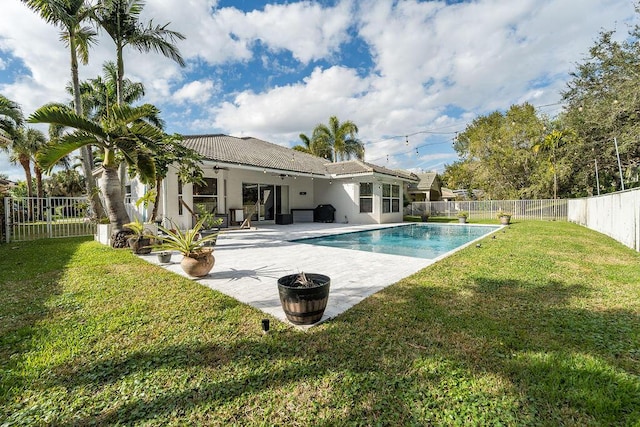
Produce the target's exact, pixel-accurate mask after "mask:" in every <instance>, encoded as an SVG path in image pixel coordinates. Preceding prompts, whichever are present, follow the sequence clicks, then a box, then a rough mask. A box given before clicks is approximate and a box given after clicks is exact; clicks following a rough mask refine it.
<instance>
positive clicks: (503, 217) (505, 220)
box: [497, 211, 511, 225]
mask: <svg viewBox="0 0 640 427" xmlns="http://www.w3.org/2000/svg"><path fill="white" fill-rule="evenodd" d="M497 217H498V219H499V220H500V224H502V225H509V223H510V222H511V214H510V213H507V212H503V211H500V212H498V214H497Z"/></svg>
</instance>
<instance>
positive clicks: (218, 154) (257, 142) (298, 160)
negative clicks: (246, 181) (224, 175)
mask: <svg viewBox="0 0 640 427" xmlns="http://www.w3.org/2000/svg"><path fill="white" fill-rule="evenodd" d="M182 144H183V145H184V146H185V147H188V148H191V149H192V150H195V151H197V152H198V153H200V154H201V155H202V156H203V157H204V158H205V159H207V160H210V161H214V162H220V163H225V164H229V165H234V164H236V165H244V166H252V167H256V168H265V169H271V170H273V169H275V170H278V171H283V172H298V173H306V174H312V175H321V176H326V177H327V178H330V177H336V178H339V177H340V176H345V175H347V176H348V175H357V174H371V173H378V174H383V175H390V176H393V177H397V178H402V179H406V180H411V181H417V180H418V177H417V176H416V175H414V174H412V173H410V172H406V171H396V170H391V169H387V168H384V167H382V166H377V165H373V164H370V163H365V162H362V161H359V160H350V161H346V162H338V163H327V161H326V159H323V158H320V157H316V156H313V155H311V154H307V153H303V152H300V151H296V150H292V149H291V148H287V147H284V146H282V145H277V144H273V143H271V142H267V141H263V140H261V139H257V138H252V137H242V138H238V137H235V136H229V135H221V134H217V135H185V136H184V140H183V142H182Z"/></svg>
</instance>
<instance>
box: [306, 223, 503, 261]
mask: <svg viewBox="0 0 640 427" xmlns="http://www.w3.org/2000/svg"><path fill="white" fill-rule="evenodd" d="M499 228H500V227H497V226H483V225H457V224H456V225H454V224H422V223H421V224H408V225H402V226H398V227H390V228H381V229H377V230H369V231H358V232H352V233H344V234H337V235H333V236H325V237H313V238H307V239H299V240H294V241H295V242H297V243H308V244H312V245H321V246H331V247H335V248H343V249H355V250H358V251H367V252H378V253H383V254H390V255H403V256H410V257H414V258H426V259H433V258H437V257H439V256H441V255H444V254H446V253H447V252H451V251H452V250H454V249H456V248H458V247H460V246H463V245H465V244H467V243H470V242H473V241H474V240H476V239H479V238H481V237H483V236H486V235H487V234H490V233H492V232H494V231H496V230H498V229H499Z"/></svg>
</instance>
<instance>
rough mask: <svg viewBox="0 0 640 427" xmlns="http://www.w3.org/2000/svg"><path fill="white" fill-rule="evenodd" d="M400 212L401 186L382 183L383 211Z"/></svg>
mask: <svg viewBox="0 0 640 427" xmlns="http://www.w3.org/2000/svg"><path fill="white" fill-rule="evenodd" d="M389 212H400V186H399V185H395V184H382V213H389Z"/></svg>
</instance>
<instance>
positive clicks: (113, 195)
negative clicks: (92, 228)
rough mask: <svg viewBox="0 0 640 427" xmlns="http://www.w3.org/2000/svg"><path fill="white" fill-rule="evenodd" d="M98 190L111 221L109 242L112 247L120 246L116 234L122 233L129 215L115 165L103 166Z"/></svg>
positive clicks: (119, 240)
mask: <svg viewBox="0 0 640 427" xmlns="http://www.w3.org/2000/svg"><path fill="white" fill-rule="evenodd" d="M100 191H102V194H103V195H104V201H105V205H106V208H107V215H108V216H109V222H111V242H112V243H111V244H112V246H113V247H120V245H121V239H119V238H118V236H119V234H121V233H122V231H123V229H124V224H126V223H128V222H129V215H128V214H127V210H126V209H125V205H124V201H123V199H122V193H121V192H120V179H118V167H117V166H109V167H103V171H102V178H101V179H100Z"/></svg>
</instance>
